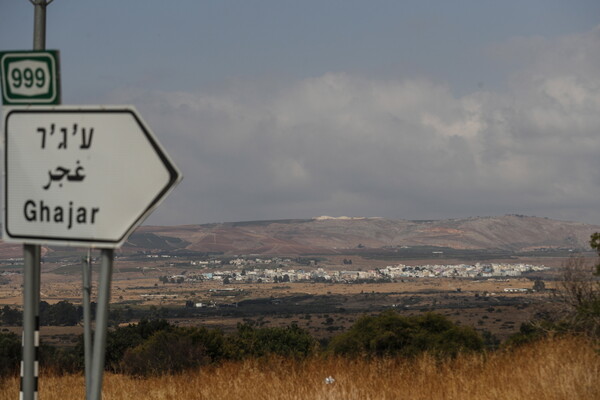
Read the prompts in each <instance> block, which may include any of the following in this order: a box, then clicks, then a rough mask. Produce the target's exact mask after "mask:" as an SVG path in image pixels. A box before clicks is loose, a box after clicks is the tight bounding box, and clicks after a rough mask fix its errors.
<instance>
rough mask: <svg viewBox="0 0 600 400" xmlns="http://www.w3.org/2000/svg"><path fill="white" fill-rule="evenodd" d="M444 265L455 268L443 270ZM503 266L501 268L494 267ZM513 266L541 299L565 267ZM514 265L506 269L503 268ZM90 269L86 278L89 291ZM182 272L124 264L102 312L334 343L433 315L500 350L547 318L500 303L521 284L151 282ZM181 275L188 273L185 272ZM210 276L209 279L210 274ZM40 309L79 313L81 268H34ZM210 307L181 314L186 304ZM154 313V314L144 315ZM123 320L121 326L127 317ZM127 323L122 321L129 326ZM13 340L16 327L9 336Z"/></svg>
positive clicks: (535, 308)
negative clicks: (64, 304) (270, 329)
mask: <svg viewBox="0 0 600 400" xmlns="http://www.w3.org/2000/svg"><path fill="white" fill-rule="evenodd" d="M342 259H343V257H341V256H333V257H329V258H328V259H327V260H326V261H325V262H324V264H326V265H327V267H330V268H344V266H343V265H341V263H342ZM353 260H354V265H353V266H352V267H353V268H356V269H360V268H362V269H363V270H367V269H369V268H377V267H384V266H385V265H389V264H390V261H389V260H387V261H382V260H371V259H364V258H360V257H354V258H353ZM442 261H443V262H444V263H446V262H447V263H453V262H456V263H458V262H459V261H454V260H442ZM498 261H502V260H498ZM518 261H519V262H526V263H532V264H537V265H546V266H550V267H551V268H552V269H551V270H549V271H547V272H546V277H547V279H545V284H546V288H547V289H553V288H554V287H555V286H556V281H554V277H555V276H556V272H555V271H556V270H557V268H558V267H559V266H560V265H561V264H562V263H563V262H564V258H557V257H548V258H537V259H535V258H532V259H522V260H518ZM433 262H440V260H439V259H436V260H431V259H424V260H415V261H414V262H411V263H410V264H411V265H419V264H421V265H422V264H427V263H433ZM512 262H515V260H512ZM97 268H98V266H95V272H94V274H93V278H94V279H93V282H94V287H93V293H95V291H96V284H97ZM184 268H186V267H184V266H180V265H172V263H171V262H169V261H161V260H148V261H132V260H128V259H126V258H125V259H117V260H116V261H115V268H114V274H113V283H112V295H111V307H112V308H113V309H115V310H120V312H121V313H122V315H123V318H124V319H122V322H128V321H135V320H136V319H139V318H140V317H141V315H148V314H149V313H150V312H152V314H151V315H153V317H158V318H166V319H168V320H169V321H171V322H172V323H174V324H178V325H192V326H198V325H204V326H208V327H216V328H221V329H223V330H225V331H232V330H234V329H235V328H236V325H237V324H238V323H240V322H252V323H255V324H257V325H260V326H287V325H289V324H290V323H296V324H297V325H299V326H300V327H302V328H305V329H307V330H308V331H309V332H310V333H311V334H312V335H314V336H315V337H318V338H328V337H331V336H332V335H334V334H337V333H340V332H342V331H343V330H345V329H346V328H348V327H349V326H351V325H352V323H353V322H354V321H355V320H356V318H358V316H360V315H362V314H364V313H378V312H380V311H382V310H384V309H388V308H394V309H396V311H398V312H400V313H401V314H404V315H414V314H417V313H421V312H423V311H435V312H438V313H441V314H444V315H446V316H448V317H449V318H450V319H451V320H453V321H455V322H459V323H461V324H464V325H469V326H473V327H475V328H476V329H479V330H487V331H489V332H491V333H493V334H494V335H495V336H496V337H498V338H499V339H501V340H503V339H506V338H507V337H508V336H510V335H511V334H513V333H515V332H516V331H518V329H519V327H520V325H521V323H523V322H526V321H528V320H530V319H532V318H533V317H534V316H535V315H536V314H537V313H539V312H547V311H549V310H552V309H553V307H554V306H555V304H553V297H552V295H551V293H550V292H542V293H506V292H504V289H507V288H531V287H532V285H533V281H532V280H531V279H530V278H526V277H520V278H502V279H497V278H494V279H479V280H473V279H466V278H461V279H452V278H407V279H402V280H396V281H395V282H390V283H347V284H345V283H314V282H313V283H303V282H286V283H232V284H229V285H223V284H222V283H221V282H218V281H202V282H183V283H179V284H172V283H166V284H165V283H162V282H160V281H159V277H160V276H163V275H170V274H179V273H181V272H182V270H184ZM187 268H188V270H189V271H196V270H197V269H194V268H193V267H190V266H188V267H187ZM5 270H6V271H11V272H17V273H13V274H10V275H4V276H2V278H3V282H2V284H0V306H4V305H9V306H12V307H15V306H16V307H18V306H20V305H21V304H22V292H21V284H22V275H21V274H20V273H18V271H19V268H16V267H15V268H7V269H5ZM214 270H215V269H212V270H211V271H214ZM42 271H43V273H42V280H41V283H42V287H41V300H43V301H46V302H48V303H50V304H53V303H57V302H59V301H61V300H67V301H69V302H71V303H73V304H81V299H82V289H81V285H82V284H81V265H80V264H79V263H78V262H76V261H69V260H63V261H55V262H45V263H44V264H43V267H42ZM189 301H191V302H193V303H194V304H196V303H203V304H205V305H208V306H209V307H204V308H193V309H189V308H185V304H186V302H189ZM153 310H154V311H153ZM127 316H129V317H127ZM128 318H129V319H128ZM9 329H10V330H11V331H14V332H15V333H19V332H20V327H13V328H9ZM81 331H82V329H81V327H72V328H70V327H64V328H62V327H54V328H52V327H42V329H41V334H42V339H43V340H44V341H46V342H48V343H55V344H59V343H61V344H64V345H69V344H70V343H73V340H74V339H73V337H69V336H70V335H71V336H72V335H77V334H80V333H81Z"/></svg>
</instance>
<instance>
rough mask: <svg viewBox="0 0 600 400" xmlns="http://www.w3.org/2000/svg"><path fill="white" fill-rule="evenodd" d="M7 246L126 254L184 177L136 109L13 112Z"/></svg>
mask: <svg viewBox="0 0 600 400" xmlns="http://www.w3.org/2000/svg"><path fill="white" fill-rule="evenodd" d="M4 131H5V133H4V151H5V156H4V160H5V161H4V162H5V187H4V188H5V189H4V195H5V204H4V207H5V210H4V221H5V223H4V239H5V240H7V241H13V242H27V243H39V244H44V243H47V244H60V245H71V246H77V245H79V246H86V247H89V246H98V247H107V248H116V247H119V246H120V245H121V244H122V243H123V242H124V241H125V240H126V238H127V236H128V235H129V234H130V233H131V232H132V231H133V230H134V229H135V228H136V227H137V226H138V225H139V224H140V223H141V222H142V221H143V220H144V218H146V217H147V216H148V215H149V214H150V212H151V211H152V210H153V209H154V208H155V207H156V206H157V205H158V203H159V202H160V201H161V200H162V199H163V198H164V197H165V196H166V195H167V193H168V192H170V191H171V190H172V188H173V187H174V186H175V184H177V182H179V181H180V180H181V174H180V172H179V170H178V169H177V167H176V166H175V165H174V163H173V162H172V161H171V160H170V158H169V157H168V155H167V154H166V152H165V151H164V150H163V148H162V147H161V145H160V144H159V143H158V141H157V140H156V138H155V137H154V135H153V133H152V132H151V131H150V129H149V128H148V127H147V126H146V125H145V124H144V122H143V121H142V119H141V117H140V116H139V115H138V113H137V112H136V110H135V108H133V107H103V106H94V107H86V108H81V107H74V106H56V107H31V108H16V107H12V108H8V107H7V108H6V111H5V118H4Z"/></svg>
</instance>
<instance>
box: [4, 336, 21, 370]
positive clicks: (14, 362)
mask: <svg viewBox="0 0 600 400" xmlns="http://www.w3.org/2000/svg"><path fill="white" fill-rule="evenodd" d="M20 362H21V341H20V340H19V337H18V336H17V335H15V334H14V333H0V378H3V377H6V376H9V375H16V374H17V373H18V371H19V365H20Z"/></svg>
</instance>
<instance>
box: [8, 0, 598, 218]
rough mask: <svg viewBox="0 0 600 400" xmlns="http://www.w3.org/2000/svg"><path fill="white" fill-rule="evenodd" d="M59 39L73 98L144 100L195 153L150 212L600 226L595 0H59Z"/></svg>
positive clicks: (26, 25) (28, 38) (18, 46)
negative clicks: (509, 218) (517, 217)
mask: <svg viewBox="0 0 600 400" xmlns="http://www.w3.org/2000/svg"><path fill="white" fill-rule="evenodd" d="M32 45H33V6H32V5H31V4H30V2H29V1H28V0H0V51H7V50H28V49H31V48H32ZM46 47H47V49H58V50H60V63H61V81H62V102H63V104H69V105H94V104H106V105H134V106H135V107H136V108H137V109H138V111H139V112H140V113H141V115H142V117H143V118H144V119H145V121H146V122H147V124H148V125H149V126H150V127H151V129H152V130H153V131H154V133H155V134H156V136H157V137H158V139H159V141H160V142H161V143H162V144H163V146H164V147H165V149H166V150H167V152H168V153H169V155H170V156H171V158H172V159H173V160H174V161H175V163H176V164H177V165H178V167H179V168H180V169H181V170H182V172H183V175H184V179H183V181H182V182H181V183H180V185H179V186H178V187H177V188H175V190H174V191H173V192H172V193H171V194H170V196H169V197H168V198H167V199H166V200H165V201H164V202H163V203H162V204H161V205H160V206H159V208H158V209H157V210H156V211H155V212H154V213H153V214H152V215H151V216H150V217H149V218H148V219H147V221H146V223H148V224H158V225H179V224H197V223H213V222H227V221H243V220H265V219H269V220H270V219H287V218H312V217H317V216H321V215H329V216H362V217H385V218H392V219H445V218H463V217H475V216H495V215H504V214H524V215H533V216H539V217H548V218H554V219H560V220H568V221H580V222H585V223H591V224H600V207H599V204H600V156H599V154H600V2H598V1H596V0H573V1H554V0H543V1H542V0H528V1H522V0H503V1H485V0H484V1H482V0H473V1H467V0H465V1H460V0H458V1H443V0H440V1H383V0H371V1H353V0H344V1H334V0H331V1H329V0H320V1H313V0H304V1H291V0H263V1H261V0H255V1H248V0H246V1H242V0H240V1H228V0H220V1H209V0H206V1H196V0H177V1H164V0H143V1H142V0H130V1H122V0H103V1H89V0H54V1H53V2H52V3H51V4H50V5H49V6H48V8H47V31H46Z"/></svg>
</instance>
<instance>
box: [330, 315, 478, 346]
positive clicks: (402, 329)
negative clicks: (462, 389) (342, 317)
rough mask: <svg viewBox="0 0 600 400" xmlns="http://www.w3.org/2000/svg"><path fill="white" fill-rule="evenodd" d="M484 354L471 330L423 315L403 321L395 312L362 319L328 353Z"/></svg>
mask: <svg viewBox="0 0 600 400" xmlns="http://www.w3.org/2000/svg"><path fill="white" fill-rule="evenodd" d="M481 350H483V339H482V338H481V336H480V335H479V334H478V333H477V332H476V331H475V330H474V329H473V328H470V327H461V326H458V325H455V324H454V323H452V322H451V321H450V320H448V319H447V318H446V317H444V316H443V315H440V314H435V313H426V314H423V315H419V316H414V317H402V316H400V315H398V314H397V313H395V312H394V311H385V312H383V313H381V314H380V315H378V316H363V317H361V318H359V319H358V320H357V321H356V323H355V324H354V325H353V326H352V327H351V328H350V330H348V331H347V332H345V333H343V334H341V335H338V336H336V337H334V338H333V339H332V340H331V342H330V344H329V351H330V352H332V353H333V354H337V355H344V356H360V355H367V356H395V355H401V356H415V355H417V354H420V353H423V352H429V353H431V354H433V355H435V356H438V357H454V356H456V355H457V354H458V353H459V352H465V351H481Z"/></svg>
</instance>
